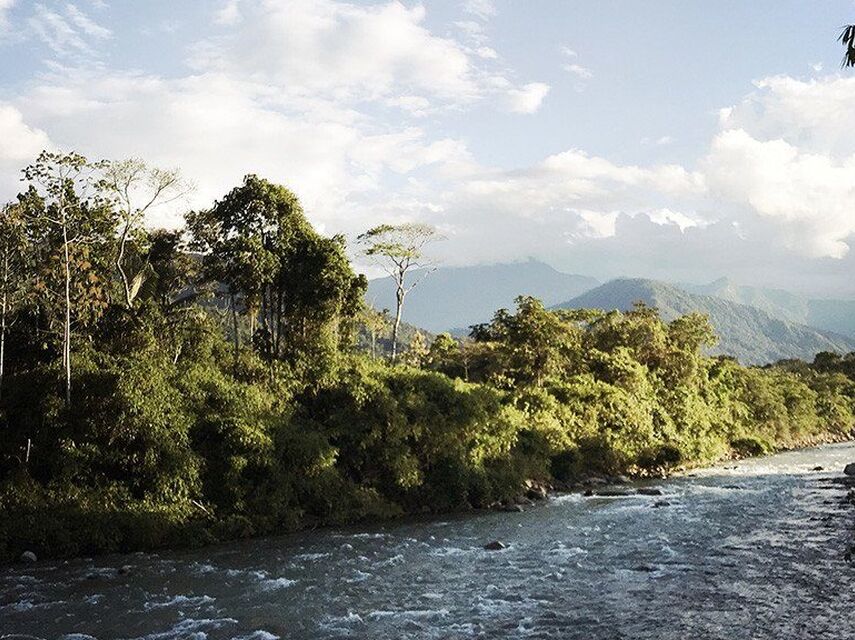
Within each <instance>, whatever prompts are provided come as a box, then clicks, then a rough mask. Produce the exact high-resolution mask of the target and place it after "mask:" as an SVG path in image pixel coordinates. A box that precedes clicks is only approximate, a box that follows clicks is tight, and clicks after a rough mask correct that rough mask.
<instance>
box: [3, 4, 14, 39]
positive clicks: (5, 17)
mask: <svg viewBox="0 0 855 640" xmlns="http://www.w3.org/2000/svg"><path fill="white" fill-rule="evenodd" d="M14 5H15V0H0V36H2V35H3V34H4V33H5V32H6V31H8V29H9V12H10V11H11V10H12V7H13V6H14Z"/></svg>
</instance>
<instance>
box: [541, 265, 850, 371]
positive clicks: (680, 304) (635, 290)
mask: <svg viewBox="0 0 855 640" xmlns="http://www.w3.org/2000/svg"><path fill="white" fill-rule="evenodd" d="M636 301H641V302H644V303H645V304H647V305H648V306H652V307H656V308H657V309H658V310H659V313H660V315H661V316H662V318H663V319H664V320H666V321H668V320H673V319H674V318H676V317H677V316H680V315H683V314H686V313H691V312H693V311H697V312H700V313H703V314H706V315H707V316H709V319H710V323H711V324H712V326H713V329H715V332H716V334H717V335H718V337H719V343H718V345H716V346H715V347H714V348H713V349H711V350H710V353H711V354H726V355H730V356H735V357H736V358H737V359H739V361H740V362H743V363H745V364H766V363H769V362H774V361H776V360H780V359H782V358H799V359H802V360H812V359H813V357H814V356H815V355H816V354H817V353H818V352H820V351H838V352H843V353H846V352H849V351H853V350H855V339H853V338H851V337H847V336H844V335H841V334H838V333H833V332H831V331H826V330H823V329H818V328H815V327H810V326H807V325H805V324H801V323H798V322H793V321H791V320H785V319H783V318H780V317H775V316H773V315H771V314H770V313H769V312H768V311H765V310H763V309H762V308H758V307H754V306H750V305H747V304H741V303H739V302H733V301H731V300H727V299H725V298H720V297H717V296H712V295H700V294H697V293H689V292H688V291H685V290H684V289H681V288H679V287H677V286H676V285H672V284H667V283H664V282H658V281H655V280H643V279H631V278H621V279H618V280H612V281H610V282H607V283H606V284H604V285H602V286H599V287H596V288H595V289H592V290H590V291H587V292H585V293H583V294H582V295H580V296H577V297H576V298H573V299H572V300H569V301H567V302H563V303H561V304H558V305H556V307H558V308H569V309H605V310H611V309H620V310H628V309H631V308H632V305H633V304H634V303H635V302H636Z"/></svg>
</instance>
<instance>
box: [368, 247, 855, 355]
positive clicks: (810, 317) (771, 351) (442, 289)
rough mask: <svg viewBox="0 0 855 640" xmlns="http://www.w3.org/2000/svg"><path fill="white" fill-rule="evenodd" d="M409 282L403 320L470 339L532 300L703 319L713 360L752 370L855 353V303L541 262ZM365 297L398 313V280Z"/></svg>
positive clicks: (461, 270) (374, 285)
mask: <svg viewBox="0 0 855 640" xmlns="http://www.w3.org/2000/svg"><path fill="white" fill-rule="evenodd" d="M411 275H412V279H411V280H410V281H411V282H418V285H417V286H416V287H415V288H414V289H413V290H412V291H411V292H410V294H409V295H408V296H407V299H406V304H405V306H404V314H403V317H404V319H405V320H406V321H407V322H409V323H411V324H413V325H416V326H418V327H422V328H424V329H426V330H428V331H430V332H432V333H439V332H443V331H448V332H451V333H455V334H458V335H466V334H467V333H468V327H469V326H471V325H473V324H477V323H480V322H486V321H488V320H490V318H491V317H492V316H493V314H494V313H495V311H496V310H497V309H500V308H508V309H511V308H513V306H514V304H513V301H514V298H516V297H517V296H518V295H531V296H534V297H536V298H539V299H540V300H542V301H543V303H544V304H545V305H546V306H548V307H557V308H599V309H605V310H611V309H621V310H626V309H630V308H631V307H632V305H633V303H634V302H636V301H642V302H644V303H645V304H648V305H650V306H655V307H657V308H658V309H659V311H660V313H661V315H662V317H663V318H664V319H665V320H671V319H673V318H674V317H676V316H677V315H681V314H684V313H689V312H692V311H697V312H700V313H705V314H707V315H708V316H709V318H710V322H711V324H712V325H713V327H714V328H715V330H716V333H717V334H718V336H719V340H720V341H719V344H718V345H717V346H716V347H715V348H714V349H713V350H711V353H713V354H727V355H732V356H735V357H737V358H738V359H739V360H740V361H741V362H743V363H746V364H765V363H768V362H774V361H775V360H779V359H781V358H800V359H806V360H811V359H813V356H814V355H815V354H816V353H817V352H819V351H838V352H849V351H853V350H855V300H823V299H814V298H810V297H808V296H802V295H798V294H795V293H791V292H788V291H784V290H780V289H767V288H761V287H749V286H743V285H739V284H736V283H734V282H732V281H730V280H728V279H726V278H722V279H719V280H716V281H714V282H711V283H709V284H703V285H698V284H673V283H666V282H661V281H656V280H645V279H639V278H619V279H616V280H611V281H609V282H607V283H605V284H600V283H599V282H598V281H597V280H595V279H594V278H590V277H586V276H581V275H574V274H567V273H562V272H560V271H558V270H556V269H554V268H552V267H551V266H549V265H547V264H545V263H543V262H538V261H536V260H529V261H527V262H520V263H510V264H497V265H486V266H474V267H452V268H440V269H437V270H436V271H434V272H432V273H426V272H424V271H418V272H413V274H411ZM366 297H367V300H368V302H369V304H371V305H372V306H374V307H375V308H377V309H383V308H387V309H390V310H391V309H394V305H395V287H394V283H393V282H392V279H391V278H379V279H375V280H372V281H371V282H370V283H369V287H368V293H367V296H366Z"/></svg>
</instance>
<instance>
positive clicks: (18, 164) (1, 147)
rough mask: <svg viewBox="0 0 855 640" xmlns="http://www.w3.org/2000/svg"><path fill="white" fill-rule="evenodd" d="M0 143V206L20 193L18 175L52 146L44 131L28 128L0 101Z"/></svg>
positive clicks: (12, 110) (16, 114) (16, 113)
mask: <svg viewBox="0 0 855 640" xmlns="http://www.w3.org/2000/svg"><path fill="white" fill-rule="evenodd" d="M0 140H2V141H3V143H2V144H0V202H6V201H7V200H10V199H12V197H13V196H14V195H15V194H16V193H17V192H18V190H19V189H20V186H21V185H20V182H19V181H18V178H19V176H20V174H19V171H20V170H21V169H22V168H23V167H24V166H25V165H26V164H28V163H29V162H31V161H33V160H34V159H35V158H36V156H37V155H38V154H39V152H41V151H42V150H43V149H48V148H51V147H52V145H51V143H50V139H49V138H48V136H47V134H46V133H45V132H44V131H42V130H40V129H35V128H33V127H30V126H28V125H27V124H26V123H25V122H24V117H23V115H22V114H21V112H20V111H19V110H18V109H17V108H16V107H14V106H12V105H11V104H8V103H6V102H2V101H0Z"/></svg>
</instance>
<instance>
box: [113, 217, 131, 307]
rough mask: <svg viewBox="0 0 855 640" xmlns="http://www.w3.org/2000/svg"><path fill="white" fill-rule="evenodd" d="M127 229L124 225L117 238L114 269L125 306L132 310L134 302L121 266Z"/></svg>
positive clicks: (126, 240) (127, 226)
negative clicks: (122, 290) (123, 293)
mask: <svg viewBox="0 0 855 640" xmlns="http://www.w3.org/2000/svg"><path fill="white" fill-rule="evenodd" d="M129 229H130V225H129V224H126V225H125V228H124V229H123V230H122V235H121V237H120V238H119V253H118V255H117V256H116V269H118V270H119V277H120V278H121V279H122V287H123V288H124V290H125V304H126V305H128V309H132V308H133V306H134V301H133V300H132V299H131V283H130V281H129V280H128V274H126V273H125V268H124V267H123V266H122V261H123V260H124V259H125V245H126V244H127V242H128V231H129Z"/></svg>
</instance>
